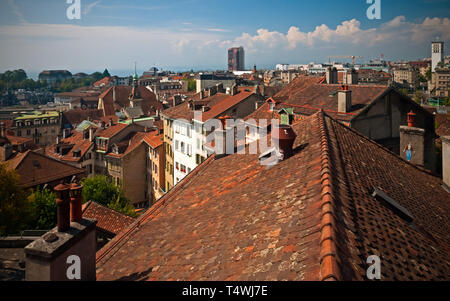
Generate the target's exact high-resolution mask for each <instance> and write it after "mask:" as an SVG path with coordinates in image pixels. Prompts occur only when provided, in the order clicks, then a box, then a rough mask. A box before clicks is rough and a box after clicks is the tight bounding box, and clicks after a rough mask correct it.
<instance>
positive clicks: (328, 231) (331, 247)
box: [316, 111, 341, 280]
mask: <svg viewBox="0 0 450 301" xmlns="http://www.w3.org/2000/svg"><path fill="white" fill-rule="evenodd" d="M316 116H317V119H318V122H319V129H320V135H321V138H320V139H321V147H322V149H321V150H322V153H321V161H322V162H321V163H322V166H321V179H320V183H321V185H322V192H321V194H320V197H321V202H320V207H321V217H320V220H321V222H320V232H321V234H320V259H319V262H320V280H340V279H341V276H340V273H339V268H338V265H337V260H336V256H337V254H336V241H335V240H336V234H335V220H336V216H335V211H334V206H335V204H334V194H333V185H332V176H331V170H332V163H331V160H330V154H329V153H330V148H329V145H330V141H329V138H328V134H327V130H328V129H327V128H326V125H325V120H324V119H325V114H324V113H323V111H320V112H319V113H316Z"/></svg>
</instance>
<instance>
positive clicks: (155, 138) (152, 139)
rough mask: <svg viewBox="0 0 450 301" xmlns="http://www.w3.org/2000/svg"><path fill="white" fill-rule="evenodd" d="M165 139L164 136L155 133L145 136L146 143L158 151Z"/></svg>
mask: <svg viewBox="0 0 450 301" xmlns="http://www.w3.org/2000/svg"><path fill="white" fill-rule="evenodd" d="M163 137H164V135H162V134H161V135H158V133H157V132H156V131H154V132H151V133H148V134H147V135H145V137H144V141H145V142H146V143H147V144H148V145H150V146H151V147H152V148H153V149H156V148H158V147H160V146H161V145H162V144H163Z"/></svg>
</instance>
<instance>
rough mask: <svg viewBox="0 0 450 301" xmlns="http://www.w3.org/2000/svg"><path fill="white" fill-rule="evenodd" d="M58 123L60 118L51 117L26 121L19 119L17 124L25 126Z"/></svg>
mask: <svg viewBox="0 0 450 301" xmlns="http://www.w3.org/2000/svg"><path fill="white" fill-rule="evenodd" d="M57 123H58V119H56V118H51V119H34V120H25V122H23V121H17V122H16V125H17V127H23V126H33V125H46V124H57Z"/></svg>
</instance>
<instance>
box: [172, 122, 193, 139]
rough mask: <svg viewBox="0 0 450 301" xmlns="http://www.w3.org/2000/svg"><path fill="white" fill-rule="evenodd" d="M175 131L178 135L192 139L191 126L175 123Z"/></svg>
mask: <svg viewBox="0 0 450 301" xmlns="http://www.w3.org/2000/svg"><path fill="white" fill-rule="evenodd" d="M174 131H175V133H177V134H181V135H184V136H187V137H189V138H191V137H192V130H191V126H190V125H185V124H180V123H175V125H174Z"/></svg>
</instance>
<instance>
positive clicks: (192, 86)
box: [188, 79, 197, 92]
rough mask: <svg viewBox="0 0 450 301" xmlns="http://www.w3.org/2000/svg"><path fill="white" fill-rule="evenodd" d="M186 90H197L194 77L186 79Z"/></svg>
mask: <svg viewBox="0 0 450 301" xmlns="http://www.w3.org/2000/svg"><path fill="white" fill-rule="evenodd" d="M188 90H189V92H192V91H196V90H197V82H196V80H195V79H189V80H188Z"/></svg>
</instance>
